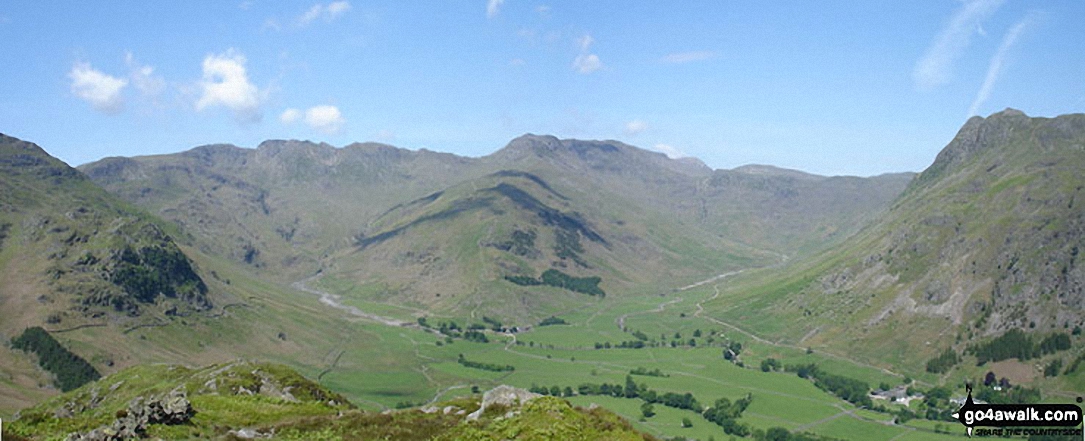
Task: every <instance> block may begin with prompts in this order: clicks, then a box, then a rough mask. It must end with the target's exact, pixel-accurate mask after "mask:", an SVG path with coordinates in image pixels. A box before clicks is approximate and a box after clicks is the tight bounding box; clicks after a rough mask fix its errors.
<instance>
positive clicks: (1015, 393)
mask: <svg viewBox="0 0 1085 441" xmlns="http://www.w3.org/2000/svg"><path fill="white" fill-rule="evenodd" d="M977 390H978V391H979V392H977V393H976V399H977V400H982V401H986V402H988V403H991V404H1036V403H1039V402H1040V400H1041V398H1042V397H1041V396H1040V390H1039V389H1032V388H1028V387H1020V386H1018V387H1012V388H1009V389H1006V388H1003V389H1002V390H1001V391H997V390H994V389H993V388H987V387H981V388H977Z"/></svg>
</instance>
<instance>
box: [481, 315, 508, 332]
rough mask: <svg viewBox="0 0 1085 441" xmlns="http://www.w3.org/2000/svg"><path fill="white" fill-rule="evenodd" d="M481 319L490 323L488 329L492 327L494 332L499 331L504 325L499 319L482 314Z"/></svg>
mask: <svg viewBox="0 0 1085 441" xmlns="http://www.w3.org/2000/svg"><path fill="white" fill-rule="evenodd" d="M482 321H484V322H486V324H488V325H490V329H492V330H493V331H494V332H501V328H502V327H504V325H503V324H502V323H501V321H499V320H496V319H492V318H489V317H486V316H482Z"/></svg>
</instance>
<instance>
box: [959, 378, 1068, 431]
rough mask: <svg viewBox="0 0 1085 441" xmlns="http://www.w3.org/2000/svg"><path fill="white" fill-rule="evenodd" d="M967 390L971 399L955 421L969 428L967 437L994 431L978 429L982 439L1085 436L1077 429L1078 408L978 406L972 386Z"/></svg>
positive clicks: (1065, 405) (1048, 405)
mask: <svg viewBox="0 0 1085 441" xmlns="http://www.w3.org/2000/svg"><path fill="white" fill-rule="evenodd" d="M967 388H968V398H967V399H966V400H965V403H964V405H963V406H961V409H960V410H958V411H957V413H955V414H953V417H954V418H957V421H960V422H961V424H964V426H965V427H966V428H968V436H972V433H973V429H974V428H976V427H992V428H994V429H979V430H977V434H979V435H995V436H1014V435H1020V436H1032V435H1079V436H1085V435H1083V434H1082V429H1081V428H1080V427H1078V426H1080V425H1081V407H1079V406H1078V405H1076V404H976V403H975V402H974V401H972V386H971V385H969V386H967ZM1083 439H1085V438H1083Z"/></svg>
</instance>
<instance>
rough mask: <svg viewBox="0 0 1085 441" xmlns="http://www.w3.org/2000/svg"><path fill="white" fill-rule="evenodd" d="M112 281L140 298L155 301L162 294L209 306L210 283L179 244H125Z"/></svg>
mask: <svg viewBox="0 0 1085 441" xmlns="http://www.w3.org/2000/svg"><path fill="white" fill-rule="evenodd" d="M109 280H110V281H111V282H113V284H115V285H117V286H119V287H121V288H122V289H124V290H125V291H126V292H127V293H128V294H130V295H132V296H133V297H135V298H136V300H138V301H140V302H144V303H153V302H154V300H155V298H157V297H158V296H159V295H165V296H166V297H180V298H181V299H183V300H185V301H187V302H190V303H193V304H195V305H197V306H200V307H209V306H210V303H209V302H208V301H207V298H206V297H205V295H206V294H207V285H205V284H204V283H203V279H200V276H198V275H196V271H194V270H193V269H192V265H191V264H190V263H189V261H188V257H185V255H184V253H182V252H181V250H179V249H177V248H176V247H170V248H169V249H166V248H163V247H160V246H148V247H143V248H140V250H139V252H136V251H134V250H132V248H131V247H125V248H124V250H122V251H121V254H120V261H119V262H118V263H117V265H116V266H114V268H113V269H112V271H111V272H110V278H109Z"/></svg>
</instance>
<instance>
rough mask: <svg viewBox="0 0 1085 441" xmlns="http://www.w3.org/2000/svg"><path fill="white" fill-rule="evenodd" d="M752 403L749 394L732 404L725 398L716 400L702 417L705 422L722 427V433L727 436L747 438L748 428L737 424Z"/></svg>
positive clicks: (751, 397) (751, 396)
mask: <svg viewBox="0 0 1085 441" xmlns="http://www.w3.org/2000/svg"><path fill="white" fill-rule="evenodd" d="M752 401H753V395H750V394H746V396H745V397H742V398H739V399H737V400H735V401H734V402H733V403H732V402H731V400H728V399H727V398H720V399H718V400H716V402H715V403H714V404H713V405H712V408H710V409H708V410H706V411H704V413H703V414H702V415H703V416H704V417H705V419H706V420H709V421H711V422H713V423H716V425H718V426H720V427H722V428H723V431H724V433H726V434H728V435H735V436H747V435H749V434H750V428H749V427H747V426H746V425H745V424H742V423H739V422H738V419H739V417H741V416H742V412H744V411H746V408H747V407H749V406H750V402H752Z"/></svg>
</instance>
